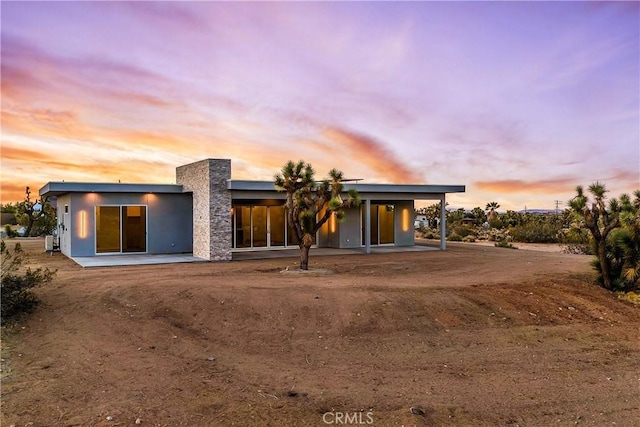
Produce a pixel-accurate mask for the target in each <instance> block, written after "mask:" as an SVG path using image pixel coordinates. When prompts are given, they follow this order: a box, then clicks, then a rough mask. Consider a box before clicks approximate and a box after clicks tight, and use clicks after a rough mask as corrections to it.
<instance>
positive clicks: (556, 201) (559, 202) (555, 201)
mask: <svg viewBox="0 0 640 427" xmlns="http://www.w3.org/2000/svg"><path fill="white" fill-rule="evenodd" d="M554 203H555V204H556V215H558V205H560V204H562V201H560V200H554Z"/></svg>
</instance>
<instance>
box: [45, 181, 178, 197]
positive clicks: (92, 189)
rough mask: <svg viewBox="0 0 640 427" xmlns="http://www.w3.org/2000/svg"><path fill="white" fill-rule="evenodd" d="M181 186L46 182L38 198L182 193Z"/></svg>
mask: <svg viewBox="0 0 640 427" xmlns="http://www.w3.org/2000/svg"><path fill="white" fill-rule="evenodd" d="M182 192H183V189H182V185H175V184H122V183H104V182H48V183H47V184H46V185H45V186H44V187H42V188H41V189H40V196H42V197H53V196H61V195H63V194H67V193H182Z"/></svg>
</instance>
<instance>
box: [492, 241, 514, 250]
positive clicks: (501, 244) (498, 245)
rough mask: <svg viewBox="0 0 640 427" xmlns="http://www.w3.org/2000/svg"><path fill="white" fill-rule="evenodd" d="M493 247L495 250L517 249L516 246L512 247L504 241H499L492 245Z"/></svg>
mask: <svg viewBox="0 0 640 427" xmlns="http://www.w3.org/2000/svg"><path fill="white" fill-rule="evenodd" d="M494 246H495V247H496V248H508V249H518V248H517V247H516V246H513V245H512V244H511V243H509V242H507V241H506V240H499V241H497V242H496V243H495V244H494Z"/></svg>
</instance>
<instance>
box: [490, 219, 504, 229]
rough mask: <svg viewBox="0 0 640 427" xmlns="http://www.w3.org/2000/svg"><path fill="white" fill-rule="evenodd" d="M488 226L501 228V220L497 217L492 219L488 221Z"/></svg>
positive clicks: (502, 225)
mask: <svg viewBox="0 0 640 427" xmlns="http://www.w3.org/2000/svg"><path fill="white" fill-rule="evenodd" d="M489 226H490V227H491V228H503V227H504V224H503V223H502V220H501V219H500V218H498V217H496V218H493V219H489Z"/></svg>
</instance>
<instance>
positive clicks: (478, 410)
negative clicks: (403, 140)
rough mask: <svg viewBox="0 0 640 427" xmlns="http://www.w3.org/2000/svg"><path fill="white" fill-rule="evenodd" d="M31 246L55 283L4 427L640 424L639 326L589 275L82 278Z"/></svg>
mask: <svg viewBox="0 0 640 427" xmlns="http://www.w3.org/2000/svg"><path fill="white" fill-rule="evenodd" d="M25 246H27V247H28V248H30V249H32V251H33V254H34V256H33V258H32V260H33V261H32V265H33V266H38V265H43V266H49V267H55V268H57V269H58V274H57V278H56V280H55V283H54V284H52V285H50V286H48V287H46V288H41V289H40V290H39V294H40V295H41V297H42V300H43V303H42V305H41V306H40V307H39V309H38V310H37V311H36V312H35V313H33V314H32V315H31V316H30V317H29V318H28V319H27V320H25V321H23V322H22V323H20V324H19V325H18V326H17V327H16V328H15V330H13V331H10V332H8V333H5V337H4V340H3V348H4V351H3V355H2V357H3V360H4V362H3V378H2V415H1V419H0V421H1V422H2V425H3V426H10V425H15V426H16V427H17V426H116V425H120V426H126V425H136V422H138V424H140V425H143V426H144V425H147V426H232V425H236V426H326V425H340V424H341V423H340V422H342V425H344V422H345V421H349V423H350V424H351V425H357V424H358V423H359V424H360V425H366V424H367V423H369V425H376V426H402V425H404V426H550V425H553V426H574V425H588V426H605V425H616V426H633V425H638V419H640V409H639V405H638V401H639V399H638V395H639V389H638V350H639V342H640V341H639V336H638V324H639V322H640V309H639V308H638V307H637V306H633V305H631V304H629V303H627V302H624V301H621V300H618V299H616V297H615V296H614V295H612V294H610V293H608V292H606V291H604V290H602V289H600V288H598V287H596V286H593V285H591V284H589V281H590V280H591V277H592V274H591V271H590V267H589V257H585V256H578V255H566V254H560V253H553V252H542V251H530V250H523V249H519V250H511V249H503V248H494V247H487V246H474V245H462V244H459V245H450V246H449V249H448V250H447V251H446V252H440V251H429V252H419V253H418V252H414V253H399V254H385V255H369V256H366V255H353V256H345V257H322V258H321V257H313V251H312V258H311V266H312V267H317V268H325V269H330V270H332V271H334V272H335V273H334V274H330V275H323V276H313V275H300V276H297V275H283V274H280V271H281V270H282V269H284V268H285V267H286V266H294V264H295V259H275V260H260V261H242V262H232V263H195V264H175V265H163V266H138V267H126V268H116V267H111V268H95V269H86V270H83V269H81V268H80V267H78V266H77V265H75V264H74V263H73V262H72V261H70V260H68V259H66V258H65V257H64V256H62V255H61V254H55V255H54V256H50V255H46V254H43V253H42V252H41V248H42V247H43V245H42V242H41V241H35V242H33V241H30V242H27V243H25ZM411 407H417V408H419V409H420V410H416V411H415V412H418V414H413V413H411V411H410V408H411ZM345 416H348V418H345ZM107 417H109V419H107ZM339 421H340V422H339Z"/></svg>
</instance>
